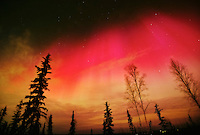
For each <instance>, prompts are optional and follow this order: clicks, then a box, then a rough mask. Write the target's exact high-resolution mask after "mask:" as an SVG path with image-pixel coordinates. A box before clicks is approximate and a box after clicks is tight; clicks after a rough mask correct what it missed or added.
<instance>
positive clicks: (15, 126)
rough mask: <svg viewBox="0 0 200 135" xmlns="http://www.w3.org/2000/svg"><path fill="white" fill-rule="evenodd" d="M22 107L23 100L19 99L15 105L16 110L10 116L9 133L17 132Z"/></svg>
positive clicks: (13, 134)
mask: <svg viewBox="0 0 200 135" xmlns="http://www.w3.org/2000/svg"><path fill="white" fill-rule="evenodd" d="M22 108H23V101H22V100H21V101H20V103H19V104H18V105H17V106H16V111H15V112H14V115H13V116H12V117H13V118H12V122H11V124H10V134H12V135H15V134H19V124H20V121H21V110H22Z"/></svg>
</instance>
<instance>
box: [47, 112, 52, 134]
mask: <svg viewBox="0 0 200 135" xmlns="http://www.w3.org/2000/svg"><path fill="white" fill-rule="evenodd" d="M52 124H53V122H52V115H50V116H49V121H48V129H47V134H48V135H53V127H52Z"/></svg>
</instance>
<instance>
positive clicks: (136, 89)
mask: <svg viewBox="0 0 200 135" xmlns="http://www.w3.org/2000/svg"><path fill="white" fill-rule="evenodd" d="M50 61H51V59H50V54H48V55H47V56H46V57H43V60H42V61H41V66H40V67H38V66H35V67H36V69H37V77H36V78H35V79H34V80H33V81H31V84H30V88H29V89H30V94H29V95H26V96H25V101H23V100H21V101H20V102H19V104H18V105H17V106H16V110H15V111H14V114H13V116H12V121H11V122H10V124H8V122H7V121H6V120H5V119H4V118H5V116H6V115H7V107H5V108H3V109H2V110H1V112H0V134H1V135H39V134H41V135H45V134H48V135H53V120H52V119H53V116H52V115H49V117H48V116H47V111H48V109H47V108H46V107H45V102H44V100H45V99H46V96H45V95H44V92H45V91H46V90H49V89H48V80H50V79H51V78H48V77H47V75H48V74H50V73H51V66H50ZM125 70H126V74H125V80H126V86H127V90H126V99H127V100H128V101H129V102H130V103H131V105H132V108H133V110H134V111H135V112H136V114H137V117H138V123H139V126H135V125H134V123H133V121H132V117H131V114H130V112H129V110H127V119H128V122H127V123H128V126H129V129H130V133H131V134H133V135H134V134H155V132H154V131H153V130H152V121H151V120H148V118H147V116H146V112H147V109H148V106H149V105H150V103H149V102H147V100H145V96H146V95H145V94H144V92H145V91H146V90H147V87H146V84H145V75H144V74H143V75H140V73H139V71H138V68H137V67H136V66H135V65H133V64H131V65H128V66H126V67H125ZM170 70H171V73H172V74H173V75H174V76H175V77H176V79H177V82H178V83H179V85H178V88H179V89H180V91H182V92H184V93H185V95H186V96H187V97H188V98H189V99H190V100H191V101H193V103H194V104H195V105H196V106H197V107H198V108H199V109H200V102H199V93H200V91H199V83H198V81H196V80H195V79H194V78H193V76H192V74H191V73H189V71H188V70H187V69H186V67H185V66H184V65H182V64H180V63H179V62H177V61H174V60H171V66H170ZM154 107H155V113H156V114H157V116H158V119H159V121H160V123H159V126H160V128H161V130H160V131H159V133H158V134H179V130H178V129H177V128H176V127H175V126H174V125H173V124H172V123H171V122H170V121H169V120H168V119H166V118H165V117H164V116H162V115H161V111H162V110H163V109H161V108H160V107H159V105H158V104H157V103H156V104H155V105H154ZM104 111H105V112H104V119H103V124H102V125H103V131H102V133H103V134H104V135H112V134H114V130H113V127H114V124H113V117H112V110H111V109H110V105H109V104H108V102H106V103H105V110H104ZM141 112H142V113H143V117H144V121H145V123H144V125H143V124H142V122H141V117H142V116H141V114H140V113H141ZM42 118H44V119H45V120H46V122H44V123H41V119H42ZM188 118H189V123H190V124H189V123H188V125H192V126H193V127H195V126H194V125H195V122H194V121H193V120H192V118H191V116H190V114H188ZM76 123H77V122H76V120H75V112H74V111H73V112H72V120H71V123H70V124H71V127H70V129H69V134H70V135H74V134H75V133H76ZM193 129H194V128H193ZM195 129H196V128H195ZM195 132H196V131H195ZM91 134H93V130H92V129H91Z"/></svg>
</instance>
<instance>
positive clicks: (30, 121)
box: [21, 54, 51, 135]
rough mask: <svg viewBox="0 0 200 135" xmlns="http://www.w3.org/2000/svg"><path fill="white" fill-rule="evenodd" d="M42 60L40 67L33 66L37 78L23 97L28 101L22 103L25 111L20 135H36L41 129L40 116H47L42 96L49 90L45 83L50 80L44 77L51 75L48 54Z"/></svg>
mask: <svg viewBox="0 0 200 135" xmlns="http://www.w3.org/2000/svg"><path fill="white" fill-rule="evenodd" d="M43 59H44V60H43V61H41V62H42V65H41V67H38V66H35V67H36V68H37V77H36V78H35V79H34V80H33V81H32V84H31V85H30V88H29V89H30V90H31V91H30V95H27V96H26V97H25V98H26V99H28V100H29V101H28V102H24V103H23V105H25V111H24V113H23V121H22V130H23V131H22V132H21V133H22V134H29V135H38V134H39V132H40V127H41V124H40V118H41V116H42V117H44V118H46V115H47V114H46V112H47V111H48V110H47V108H45V103H44V99H45V98H46V97H45V96H44V95H43V94H44V90H49V89H48V87H47V86H48V83H47V81H48V80H50V78H46V75H47V74H49V73H51V72H50V70H51V66H50V65H49V63H50V54H48V55H47V56H46V57H45V58H44V57H43Z"/></svg>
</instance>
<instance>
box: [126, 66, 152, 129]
mask: <svg viewBox="0 0 200 135" xmlns="http://www.w3.org/2000/svg"><path fill="white" fill-rule="evenodd" d="M125 70H126V71H127V74H125V79H126V84H127V91H126V93H127V95H128V97H127V99H128V100H129V101H130V102H131V103H132V104H133V106H134V108H135V110H136V112H137V115H138V119H139V124H140V127H142V124H141V119H140V114H139V110H138V107H140V108H141V109H142V111H143V114H144V119H145V122H146V125H147V126H148V124H147V117H146V110H147V108H148V105H149V103H148V104H147V106H146V107H145V106H144V101H143V99H144V96H145V95H144V93H143V92H144V91H145V90H147V88H146V85H145V81H144V76H145V75H144V74H143V75H142V76H140V74H139V72H138V70H137V67H136V66H135V65H133V64H131V65H128V66H126V67H125Z"/></svg>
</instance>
